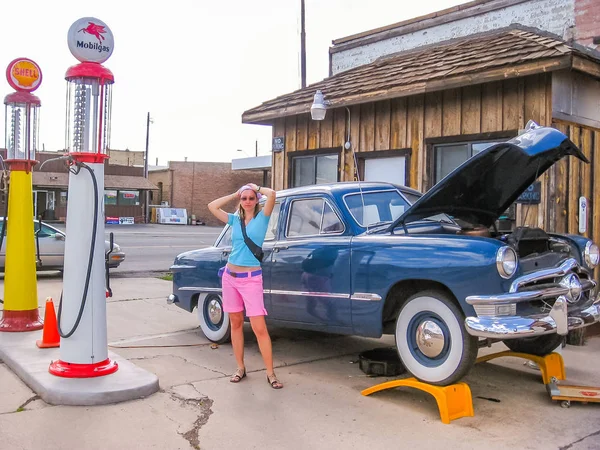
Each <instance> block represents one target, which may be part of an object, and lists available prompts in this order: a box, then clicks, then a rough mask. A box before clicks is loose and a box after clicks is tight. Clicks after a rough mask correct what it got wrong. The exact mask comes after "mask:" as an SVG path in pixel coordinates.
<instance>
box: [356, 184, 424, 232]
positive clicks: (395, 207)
mask: <svg viewBox="0 0 600 450" xmlns="http://www.w3.org/2000/svg"><path fill="white" fill-rule="evenodd" d="M413 197H415V196H413ZM344 203H345V204H346V207H347V208H348V210H349V211H350V213H351V214H352V217H353V218H354V220H356V223H358V224H359V225H360V226H362V227H371V226H374V225H379V224H383V223H391V222H393V221H394V220H396V219H397V218H398V217H400V216H401V215H402V214H403V213H404V211H406V209H407V208H408V207H409V206H410V203H409V202H408V200H407V199H406V198H404V197H403V196H402V195H401V194H400V192H399V191H397V190H395V189H389V190H385V191H370V192H363V193H362V194H361V193H360V192H357V193H353V194H348V195H346V196H345V197H344Z"/></svg>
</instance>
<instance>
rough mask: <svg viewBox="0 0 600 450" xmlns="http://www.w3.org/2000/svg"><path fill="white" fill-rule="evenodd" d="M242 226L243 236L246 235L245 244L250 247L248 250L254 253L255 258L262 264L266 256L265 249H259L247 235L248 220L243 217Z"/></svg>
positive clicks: (241, 219)
mask: <svg viewBox="0 0 600 450" xmlns="http://www.w3.org/2000/svg"><path fill="white" fill-rule="evenodd" d="M240 226H241V227H242V234H243V235H244V242H245V243H246V245H247V246H248V248H249V249H250V251H251V252H252V254H253V255H254V257H255V258H256V259H258V260H259V261H260V262H262V260H263V258H264V256H265V252H263V249H262V248H261V247H259V246H258V245H256V244H255V243H254V241H253V240H252V239H250V238H249V237H248V235H247V234H246V220H245V219H243V218H241V217H240Z"/></svg>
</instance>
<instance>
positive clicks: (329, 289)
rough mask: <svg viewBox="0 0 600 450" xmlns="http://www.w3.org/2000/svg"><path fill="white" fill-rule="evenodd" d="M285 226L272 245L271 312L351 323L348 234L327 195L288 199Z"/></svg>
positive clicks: (318, 322) (277, 315) (280, 317)
mask: <svg viewBox="0 0 600 450" xmlns="http://www.w3.org/2000/svg"><path fill="white" fill-rule="evenodd" d="M285 209H286V213H287V215H286V222H285V227H284V229H283V230H282V233H280V235H279V238H278V240H277V242H275V244H274V246H273V253H272V259H271V264H272V266H271V272H270V275H271V308H272V314H273V318H274V319H277V320H284V321H290V322H298V323H305V324H312V325H324V326H327V327H331V328H349V327H351V305H350V240H351V237H350V234H349V232H347V229H346V226H345V225H344V223H343V221H342V220H341V217H342V216H341V214H340V213H339V211H338V210H337V209H336V207H335V206H334V202H333V201H331V200H330V199H329V198H327V197H325V196H319V195H315V196H310V197H302V198H300V197H299V198H292V199H288V204H287V205H286V208H285Z"/></svg>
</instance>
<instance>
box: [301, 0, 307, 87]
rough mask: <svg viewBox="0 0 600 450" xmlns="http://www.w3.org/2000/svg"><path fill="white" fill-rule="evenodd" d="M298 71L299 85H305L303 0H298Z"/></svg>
mask: <svg viewBox="0 0 600 450" xmlns="http://www.w3.org/2000/svg"><path fill="white" fill-rule="evenodd" d="M300 28H301V29H300V73H301V78H302V81H301V84H302V85H301V86H300V87H302V88H305V87H306V31H305V30H306V27H305V21H304V0H300Z"/></svg>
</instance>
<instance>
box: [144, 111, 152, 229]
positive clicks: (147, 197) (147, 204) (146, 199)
mask: <svg viewBox="0 0 600 450" xmlns="http://www.w3.org/2000/svg"><path fill="white" fill-rule="evenodd" d="M150 122H151V120H150V113H148V118H147V119H146V155H145V156H144V178H146V179H148V144H149V142H150ZM149 207H150V194H149V191H148V189H146V191H145V195H144V223H148V222H149V221H150V212H149V211H148V208H149Z"/></svg>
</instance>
